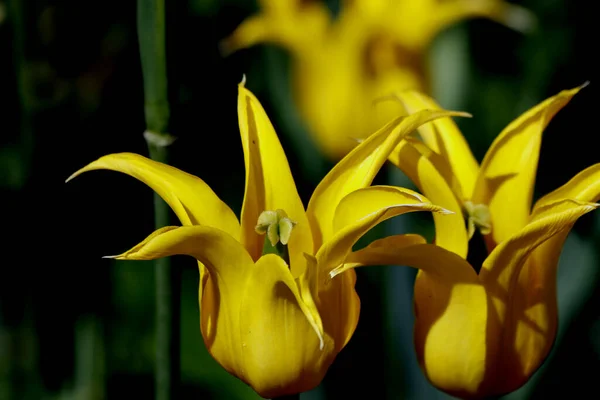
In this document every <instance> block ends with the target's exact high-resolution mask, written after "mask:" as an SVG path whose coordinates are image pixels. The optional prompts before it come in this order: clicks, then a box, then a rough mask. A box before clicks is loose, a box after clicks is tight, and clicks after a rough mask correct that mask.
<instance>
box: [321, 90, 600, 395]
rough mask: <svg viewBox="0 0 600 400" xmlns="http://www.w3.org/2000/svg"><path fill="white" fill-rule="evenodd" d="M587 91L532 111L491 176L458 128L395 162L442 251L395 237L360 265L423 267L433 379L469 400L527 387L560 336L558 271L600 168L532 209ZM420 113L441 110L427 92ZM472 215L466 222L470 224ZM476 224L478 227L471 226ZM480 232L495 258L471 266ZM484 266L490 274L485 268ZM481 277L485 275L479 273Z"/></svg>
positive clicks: (418, 310)
mask: <svg viewBox="0 0 600 400" xmlns="http://www.w3.org/2000/svg"><path fill="white" fill-rule="evenodd" d="M580 89H581V88H575V89H572V90H565V91H562V92H560V93H559V94H557V95H556V96H553V97H551V98H549V99H547V100H545V101H544V102H542V103H540V104H538V105H537V106H535V107H533V108H531V109H530V110H528V111H527V112H525V113H524V114H523V115H521V116H520V117H519V118H517V119H516V120H514V121H513V122H512V123H510V124H509V125H508V126H507V127H506V128H505V129H504V130H503V131H502V132H501V133H500V135H499V136H498V137H497V138H496V140H494V142H493V143H492V145H491V147H490V148H489V150H488V152H487V154H486V155H485V157H484V159H483V162H482V164H481V166H479V165H478V163H477V162H476V160H475V158H474V157H473V155H472V154H471V151H470V149H469V147H468V145H467V143H466V141H465V140H464V138H463V136H462V134H461V133H460V131H459V130H458V128H457V126H456V125H455V124H454V122H453V121H451V120H449V119H447V118H446V119H440V120H437V121H434V122H432V123H429V124H426V125H423V126H422V127H421V128H420V130H419V132H420V135H421V138H422V140H418V139H416V138H407V140H405V141H403V142H402V143H400V145H399V146H398V147H397V148H396V149H395V150H394V152H393V153H392V155H391V156H390V160H391V161H392V162H393V163H394V164H396V165H397V166H398V167H399V168H401V169H402V171H404V172H405V173H406V174H407V175H408V176H409V177H410V178H411V180H412V181H413V182H415V184H416V185H417V186H418V187H419V189H420V190H421V191H422V192H423V193H424V194H425V195H426V196H428V198H430V199H431V200H432V201H433V202H435V203H436V204H439V205H441V206H442V207H444V208H446V209H448V210H451V211H454V212H455V214H453V215H448V216H446V217H444V218H440V217H439V216H438V215H435V214H434V221H435V226H436V239H435V243H436V245H437V246H435V245H429V244H419V245H416V246H412V247H406V246H404V247H397V248H395V249H394V248H391V247H390V246H387V241H386V239H383V240H382V241H381V242H379V243H374V244H373V245H372V246H371V248H366V249H363V250H361V251H358V252H355V253H353V254H352V255H350V256H349V257H348V258H347V264H346V265H345V266H342V267H339V268H338V269H337V270H334V271H332V275H335V274H336V273H338V272H343V271H345V270H347V269H348V268H351V267H353V265H352V261H353V260H354V261H356V262H357V263H358V264H363V265H364V264H365V263H364V262H363V261H364V260H366V259H369V260H370V259H372V258H373V256H374V255H377V256H378V257H379V260H378V261H379V263H381V264H394V265H410V266H413V267H416V268H419V269H420V271H419V273H418V274H417V278H416V282H415V298H414V302H415V314H416V323H415V346H416V350H417V356H418V359H419V362H420V364H421V367H422V369H423V371H424V373H425V375H426V376H427V378H428V379H429V380H430V381H431V382H432V383H433V384H434V385H435V386H436V387H438V388H439V389H441V390H444V391H446V392H448V393H450V394H452V395H456V396H460V397H469V398H470V397H473V398H477V397H486V396H493V395H500V394H505V393H508V392H511V391H513V390H516V389H518V388H519V387H520V386H522V385H523V384H524V383H525V382H527V380H528V379H529V377H530V376H531V375H532V374H533V373H534V372H535V371H536V369H537V368H538V367H539V366H540V365H541V364H542V362H543V361H544V359H545V358H546V356H547V355H548V353H549V351H550V349H551V347H552V344H553V342H554V338H555V336H556V329H557V304H556V270H557V266H558V259H559V255H560V252H561V249H562V246H563V243H564V241H565V239H566V237H567V235H568V233H569V231H570V229H571V228H572V226H573V224H574V223H575V222H576V221H577V219H578V218H579V217H581V216H582V215H584V214H586V213H588V212H590V211H592V210H595V209H596V208H597V207H598V206H599V205H598V204H596V203H595V202H596V201H597V200H598V198H599V197H600V164H596V165H594V166H592V167H589V168H587V169H586V170H584V171H583V172H581V173H579V174H578V175H576V176H575V177H574V178H573V179H571V180H570V181H569V182H568V183H566V184H565V185H564V186H562V187H560V188H559V189H557V190H555V191H554V192H552V193H550V194H548V195H546V196H544V197H542V198H540V199H539V200H538V201H537V202H536V203H535V204H534V205H533V208H532V207H531V202H532V196H533V186H534V180H535V175H536V169H537V163H538V157H539V151H540V145H541V139H542V133H543V131H544V129H545V128H546V126H547V124H548V123H549V122H550V120H551V119H552V117H553V116H554V115H555V114H556V113H557V112H558V111H559V110H560V109H561V108H562V107H564V106H565V105H566V104H567V103H568V102H569V101H570V100H571V98H572V97H573V96H574V95H575V94H576V93H577V92H578V91H579V90H580ZM400 99H401V100H402V102H403V104H404V105H405V107H406V108H407V110H408V112H415V111H418V110H421V109H424V108H425V109H436V108H438V107H439V106H438V105H437V104H436V103H435V102H434V101H433V100H432V99H430V98H428V97H427V96H425V95H423V94H422V93H418V92H414V91H408V92H405V93H402V94H401V95H400ZM463 214H464V217H463ZM465 219H466V220H467V223H466V224H465ZM475 230H478V231H479V232H480V233H481V234H482V235H483V237H484V239H485V242H486V245H487V249H488V256H487V258H486V259H485V261H483V263H482V265H473V266H471V265H470V264H469V263H468V262H467V261H466V258H467V252H468V247H469V239H470V237H471V236H472V234H473V233H474V232H475ZM479 267H480V268H479ZM477 271H479V273H478V272H477Z"/></svg>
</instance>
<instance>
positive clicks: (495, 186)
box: [472, 87, 581, 244]
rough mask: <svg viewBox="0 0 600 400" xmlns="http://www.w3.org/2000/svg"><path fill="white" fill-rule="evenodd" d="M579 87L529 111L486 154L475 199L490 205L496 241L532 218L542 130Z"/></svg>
mask: <svg viewBox="0 0 600 400" xmlns="http://www.w3.org/2000/svg"><path fill="white" fill-rule="evenodd" d="M580 89H581V88H580V87H579V88H575V89H571V90H563V91H562V92H560V93H559V94H557V95H556V96H553V97H550V98H549V99H547V100H545V101H543V102H542V103H540V104H538V105H537V106H535V107H533V108H531V109H530V110H528V111H526V112H525V113H524V114H522V115H521V116H520V117H519V118H517V119H516V120H514V121H513V122H512V123H510V124H509V125H508V126H507V127H506V128H505V129H504V130H503V131H502V132H501V133H500V135H498V137H497V138H496V139H495V140H494V142H493V143H492V145H491V147H490V149H489V150H488V152H487V154H486V155H485V157H484V159H483V162H482V164H481V172H480V174H479V179H478V180H477V184H476V186H475V191H474V194H473V199H472V200H473V203H475V204H486V205H488V208H489V210H490V213H491V216H492V233H491V237H490V239H492V241H493V243H494V244H498V243H501V242H503V241H504V240H506V239H507V238H508V237H510V236H511V235H513V234H514V233H516V232H518V231H519V230H520V229H521V228H523V227H524V226H525V225H526V224H527V222H528V221H529V212H530V209H531V198H532V195H533V186H534V182H535V174H536V170H537V164H538V158H539V152H540V145H541V140H542V133H543V131H544V129H545V128H546V126H547V125H548V123H549V122H550V120H551V119H552V117H554V115H555V114H556V113H557V112H558V111H559V110H560V109H561V108H563V107H564V106H565V105H566V104H567V103H568V102H569V101H570V100H571V98H572V97H573V96H574V95H575V94H576V93H577V92H579V90H580Z"/></svg>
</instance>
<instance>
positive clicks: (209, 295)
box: [116, 225, 289, 379]
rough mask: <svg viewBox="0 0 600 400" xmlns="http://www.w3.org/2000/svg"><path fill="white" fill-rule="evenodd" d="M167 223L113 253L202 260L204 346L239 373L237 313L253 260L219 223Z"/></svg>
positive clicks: (126, 257) (133, 257) (126, 256)
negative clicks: (205, 275) (128, 247)
mask: <svg viewBox="0 0 600 400" xmlns="http://www.w3.org/2000/svg"><path fill="white" fill-rule="evenodd" d="M170 228H171V229H167V228H163V229H162V230H161V232H159V233H158V234H157V233H154V234H152V235H150V237H149V238H147V239H146V240H144V241H143V242H142V243H140V244H139V245H137V246H135V247H134V248H133V249H131V250H129V251H127V252H125V253H123V254H121V255H119V256H117V257H116V258H117V259H119V260H152V259H156V258H160V257H167V256H172V255H179V254H182V255H189V256H192V257H194V258H195V259H196V260H198V261H199V262H201V263H202V264H204V265H205V266H206V268H207V269H208V271H209V275H210V276H209V277H208V278H207V279H208V280H209V281H210V284H209V285H207V288H206V290H205V292H204V294H203V297H202V298H201V299H200V301H201V305H200V307H201V312H200V318H201V326H202V330H203V331H202V334H203V336H204V339H205V342H206V346H207V348H208V350H209V352H210V353H211V354H212V355H213V357H214V358H215V359H216V360H217V361H218V362H219V363H220V364H221V365H222V366H223V367H224V368H225V369H227V370H228V371H230V372H232V373H235V374H236V375H237V376H239V377H240V378H242V379H243V375H242V371H244V368H243V367H244V365H243V358H242V351H243V348H242V340H241V337H240V334H241V329H240V324H239V317H240V310H241V307H242V303H243V299H244V295H245V293H246V292H247V290H248V279H249V276H250V274H251V273H252V271H253V270H254V267H255V266H254V263H253V261H252V259H251V258H250V256H249V255H248V253H247V252H246V250H245V249H244V248H243V247H242V246H241V245H240V243H238V242H237V241H236V240H235V239H234V238H232V237H231V236H230V235H228V234H226V233H225V232H223V231H221V230H219V229H215V228H211V227H207V226H200V225H196V226H183V227H179V228H173V227H170ZM288 275H289V271H288ZM217 332H218V334H217Z"/></svg>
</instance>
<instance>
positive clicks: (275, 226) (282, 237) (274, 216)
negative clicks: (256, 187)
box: [254, 209, 296, 266]
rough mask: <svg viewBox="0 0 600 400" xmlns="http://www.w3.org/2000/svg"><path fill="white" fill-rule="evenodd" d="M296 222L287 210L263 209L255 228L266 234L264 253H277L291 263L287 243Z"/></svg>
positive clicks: (259, 232)
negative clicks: (288, 214)
mask: <svg viewBox="0 0 600 400" xmlns="http://www.w3.org/2000/svg"><path fill="white" fill-rule="evenodd" d="M295 225H296V222H294V221H292V220H291V219H290V218H289V217H288V216H287V214H286V212H285V211H283V210H281V209H278V210H275V211H263V212H262V213H261V214H260V215H259V217H258V222H257V223H256V227H255V228H254V230H255V231H256V233H258V234H260V235H264V234H265V233H266V237H265V244H264V245H263V252H262V253H263V255H265V254H277V255H278V256H279V257H281V258H283V260H284V261H285V262H286V263H287V264H288V266H289V265H290V257H289V254H288V249H287V244H288V242H289V241H290V237H291V236H292V230H293V229H294V226H295Z"/></svg>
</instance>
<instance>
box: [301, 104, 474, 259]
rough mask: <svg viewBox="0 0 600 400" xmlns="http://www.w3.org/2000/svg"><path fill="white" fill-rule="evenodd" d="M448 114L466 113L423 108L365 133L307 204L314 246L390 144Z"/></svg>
mask: <svg viewBox="0 0 600 400" xmlns="http://www.w3.org/2000/svg"><path fill="white" fill-rule="evenodd" d="M448 116H468V114H466V113H461V112H456V111H442V110H440V111H431V110H423V111H420V112H418V113H415V114H412V115H409V116H407V117H399V118H396V119H395V120H393V121H391V122H390V123H388V124H387V125H386V126H384V127H383V128H381V129H380V130H379V131H377V132H376V133H374V134H373V135H371V136H369V137H368V138H367V139H365V141H363V142H362V143H360V144H359V145H358V146H356V147H355V148H354V149H353V150H352V151H351V152H350V153H348V155H346V156H345V157H344V158H343V159H342V160H341V161H340V162H338V163H337V164H336V165H335V166H334V167H333V169H332V170H331V171H330V172H329V173H328V174H327V176H326V177H325V178H323V180H322V181H321V183H319V185H318V186H317V188H316V189H315V191H314V193H313V195H312V197H311V199H310V202H309V204H308V210H307V214H308V218H309V220H310V222H311V227H312V228H313V241H314V243H315V249H318V248H319V247H320V245H321V244H322V243H323V242H324V241H325V240H328V239H329V238H330V237H331V235H332V234H333V226H332V225H331V221H332V219H333V214H334V211H335V209H336V207H337V205H338V203H339V202H340V200H341V199H342V198H343V197H344V196H346V195H347V194H348V193H350V192H352V191H354V190H356V189H360V188H364V187H366V186H369V185H370V184H371V182H372V181H373V178H375V175H376V174H377V173H378V172H379V170H380V169H381V166H382V165H383V163H384V162H385V161H386V159H387V158H388V156H389V155H390V153H391V152H392V150H393V149H394V147H396V146H397V145H398V143H399V142H400V140H402V139H403V138H404V137H405V136H406V135H408V134H409V133H411V132H412V131H414V130H415V129H416V128H418V127H419V126H421V125H422V124H424V123H427V122H429V121H432V120H434V119H437V118H442V117H448Z"/></svg>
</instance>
